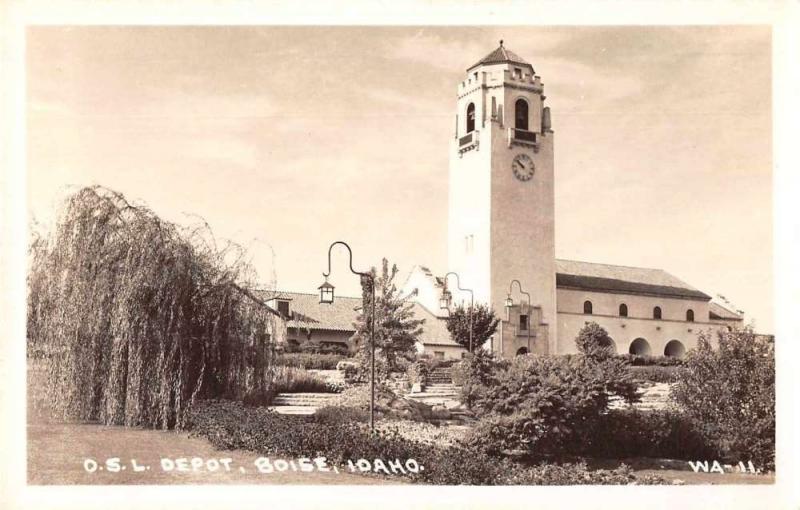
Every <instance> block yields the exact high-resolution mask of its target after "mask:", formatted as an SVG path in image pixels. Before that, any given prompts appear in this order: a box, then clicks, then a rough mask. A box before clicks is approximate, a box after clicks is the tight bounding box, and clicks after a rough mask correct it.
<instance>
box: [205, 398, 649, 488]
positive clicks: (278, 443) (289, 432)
mask: <svg viewBox="0 0 800 510" xmlns="http://www.w3.org/2000/svg"><path fill="white" fill-rule="evenodd" d="M331 416H332V415H328V418H330V417H331ZM189 417H190V419H189V423H190V425H191V427H192V431H191V434H192V435H194V436H200V437H205V438H206V439H208V440H209V441H210V442H211V443H212V444H213V445H214V446H215V447H217V448H221V449H234V448H235V449H244V450H250V451H254V452H257V453H259V454H262V455H275V456H282V457H295V458H296V457H317V456H323V457H326V459H327V461H328V462H329V463H331V464H336V465H343V464H345V463H346V462H347V460H350V459H353V460H355V459H359V458H364V459H400V460H401V461H405V460H406V459H414V460H416V461H417V462H418V463H419V464H420V465H421V466H422V467H423V469H421V470H419V472H417V473H410V472H407V473H405V475H403V476H405V477H406V478H408V479H409V480H411V481H413V482H421V483H431V484H439V485H459V484H468V485H494V484H548V485H556V484H557V485H565V484H573V483H587V484H622V483H625V484H627V483H634V482H635V481H636V479H635V478H634V477H633V476H631V474H630V470H628V469H627V468H620V469H617V470H615V471H604V470H599V471H589V470H588V469H587V468H586V466H585V465H583V464H577V465H563V466H537V467H535V468H528V467H525V466H521V465H519V464H515V463H513V462H511V461H509V460H506V459H497V458H493V457H490V456H487V455H485V454H483V453H481V452H477V451H474V450H471V449H468V448H464V447H459V446H442V445H437V444H430V443H424V442H417V441H411V440H408V439H405V438H403V437H402V436H400V435H399V434H398V433H397V431H392V430H388V431H378V432H377V433H376V434H374V435H373V434H370V433H369V431H368V430H367V429H366V428H365V427H364V426H363V424H358V423H342V422H339V421H337V420H338V418H340V417H337V418H334V419H332V420H330V421H325V419H323V420H322V421H320V420H318V419H315V418H312V417H302V416H288V415H279V414H276V413H274V412H271V411H268V410H266V409H263V408H246V407H244V406H242V405H241V404H239V403H236V402H225V401H207V402H202V403H200V405H197V406H195V408H193V409H192V411H191V412H190V413H189Z"/></svg>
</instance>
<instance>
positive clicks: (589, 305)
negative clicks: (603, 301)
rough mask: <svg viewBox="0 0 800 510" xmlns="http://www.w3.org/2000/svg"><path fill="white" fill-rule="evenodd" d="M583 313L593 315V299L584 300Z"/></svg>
mask: <svg viewBox="0 0 800 510" xmlns="http://www.w3.org/2000/svg"><path fill="white" fill-rule="evenodd" d="M583 313H585V314H588V315H591V314H592V302H591V301H584V302H583Z"/></svg>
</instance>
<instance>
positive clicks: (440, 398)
mask: <svg viewBox="0 0 800 510" xmlns="http://www.w3.org/2000/svg"><path fill="white" fill-rule="evenodd" d="M458 390H459V388H458V387H457V386H455V385H453V383H452V382H451V383H433V384H430V383H429V384H427V385H426V386H425V389H424V390H423V391H421V392H416V393H409V394H407V395H406V397H407V398H410V399H412V400H416V401H417V402H422V403H425V404H428V405H444V404H445V402H452V401H457V400H458Z"/></svg>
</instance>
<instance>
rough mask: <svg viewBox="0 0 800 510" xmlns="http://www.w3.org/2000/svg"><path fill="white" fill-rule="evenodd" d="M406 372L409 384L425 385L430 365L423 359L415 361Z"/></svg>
mask: <svg viewBox="0 0 800 510" xmlns="http://www.w3.org/2000/svg"><path fill="white" fill-rule="evenodd" d="M406 374H407V375H408V382H409V384H412V385H413V384H416V383H420V384H422V385H423V386H424V385H425V383H426V381H427V379H428V367H427V366H426V365H425V363H423V362H421V361H415V362H414V363H411V364H410V365H409V366H408V369H407V370H406Z"/></svg>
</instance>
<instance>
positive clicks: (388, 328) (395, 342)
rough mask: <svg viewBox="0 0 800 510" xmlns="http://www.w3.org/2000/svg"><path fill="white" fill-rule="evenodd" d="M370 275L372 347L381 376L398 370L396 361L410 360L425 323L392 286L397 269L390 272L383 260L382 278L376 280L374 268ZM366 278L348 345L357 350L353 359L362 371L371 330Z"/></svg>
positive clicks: (364, 365) (368, 291) (369, 299)
mask: <svg viewBox="0 0 800 510" xmlns="http://www.w3.org/2000/svg"><path fill="white" fill-rule="evenodd" d="M370 273H371V274H372V275H373V278H374V281H375V298H376V299H375V347H376V358H377V356H378V355H380V358H381V359H380V360H377V364H378V365H380V364H385V365H386V368H385V369H383V370H380V371H379V372H381V375H385V372H386V371H396V370H398V363H397V361H398V359H399V358H401V357H403V358H409V357H410V355H411V354H412V353H413V352H414V351H415V349H416V342H417V339H418V338H419V335H420V334H421V333H422V324H424V323H425V320H424V319H416V318H415V317H414V303H413V301H411V297H410V296H401V295H400V293H399V292H398V290H397V287H396V286H395V284H394V279H395V277H396V276H397V273H398V269H397V266H396V265H394V264H393V265H392V267H391V269H390V268H389V262H388V261H387V260H386V259H385V258H384V259H383V263H382V267H381V275H380V276H377V275H376V271H375V268H372V270H371V271H370ZM370 284H371V281H370V279H369V278H362V281H361V286H362V292H363V296H364V300H363V302H364V305H363V306H362V308H361V310H360V312H359V314H358V316H357V317H356V321H355V322H354V323H353V325H354V326H355V329H356V332H355V333H354V334H353V336H352V338H351V341H352V342H354V343H355V345H356V348H357V351H358V352H357V355H356V357H357V358H358V359H359V360H360V361H361V367H362V370H363V369H368V366H369V363H368V360H369V350H370V334H371V330H370V328H371V327H372V304H371V301H372V288H371V287H370Z"/></svg>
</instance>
